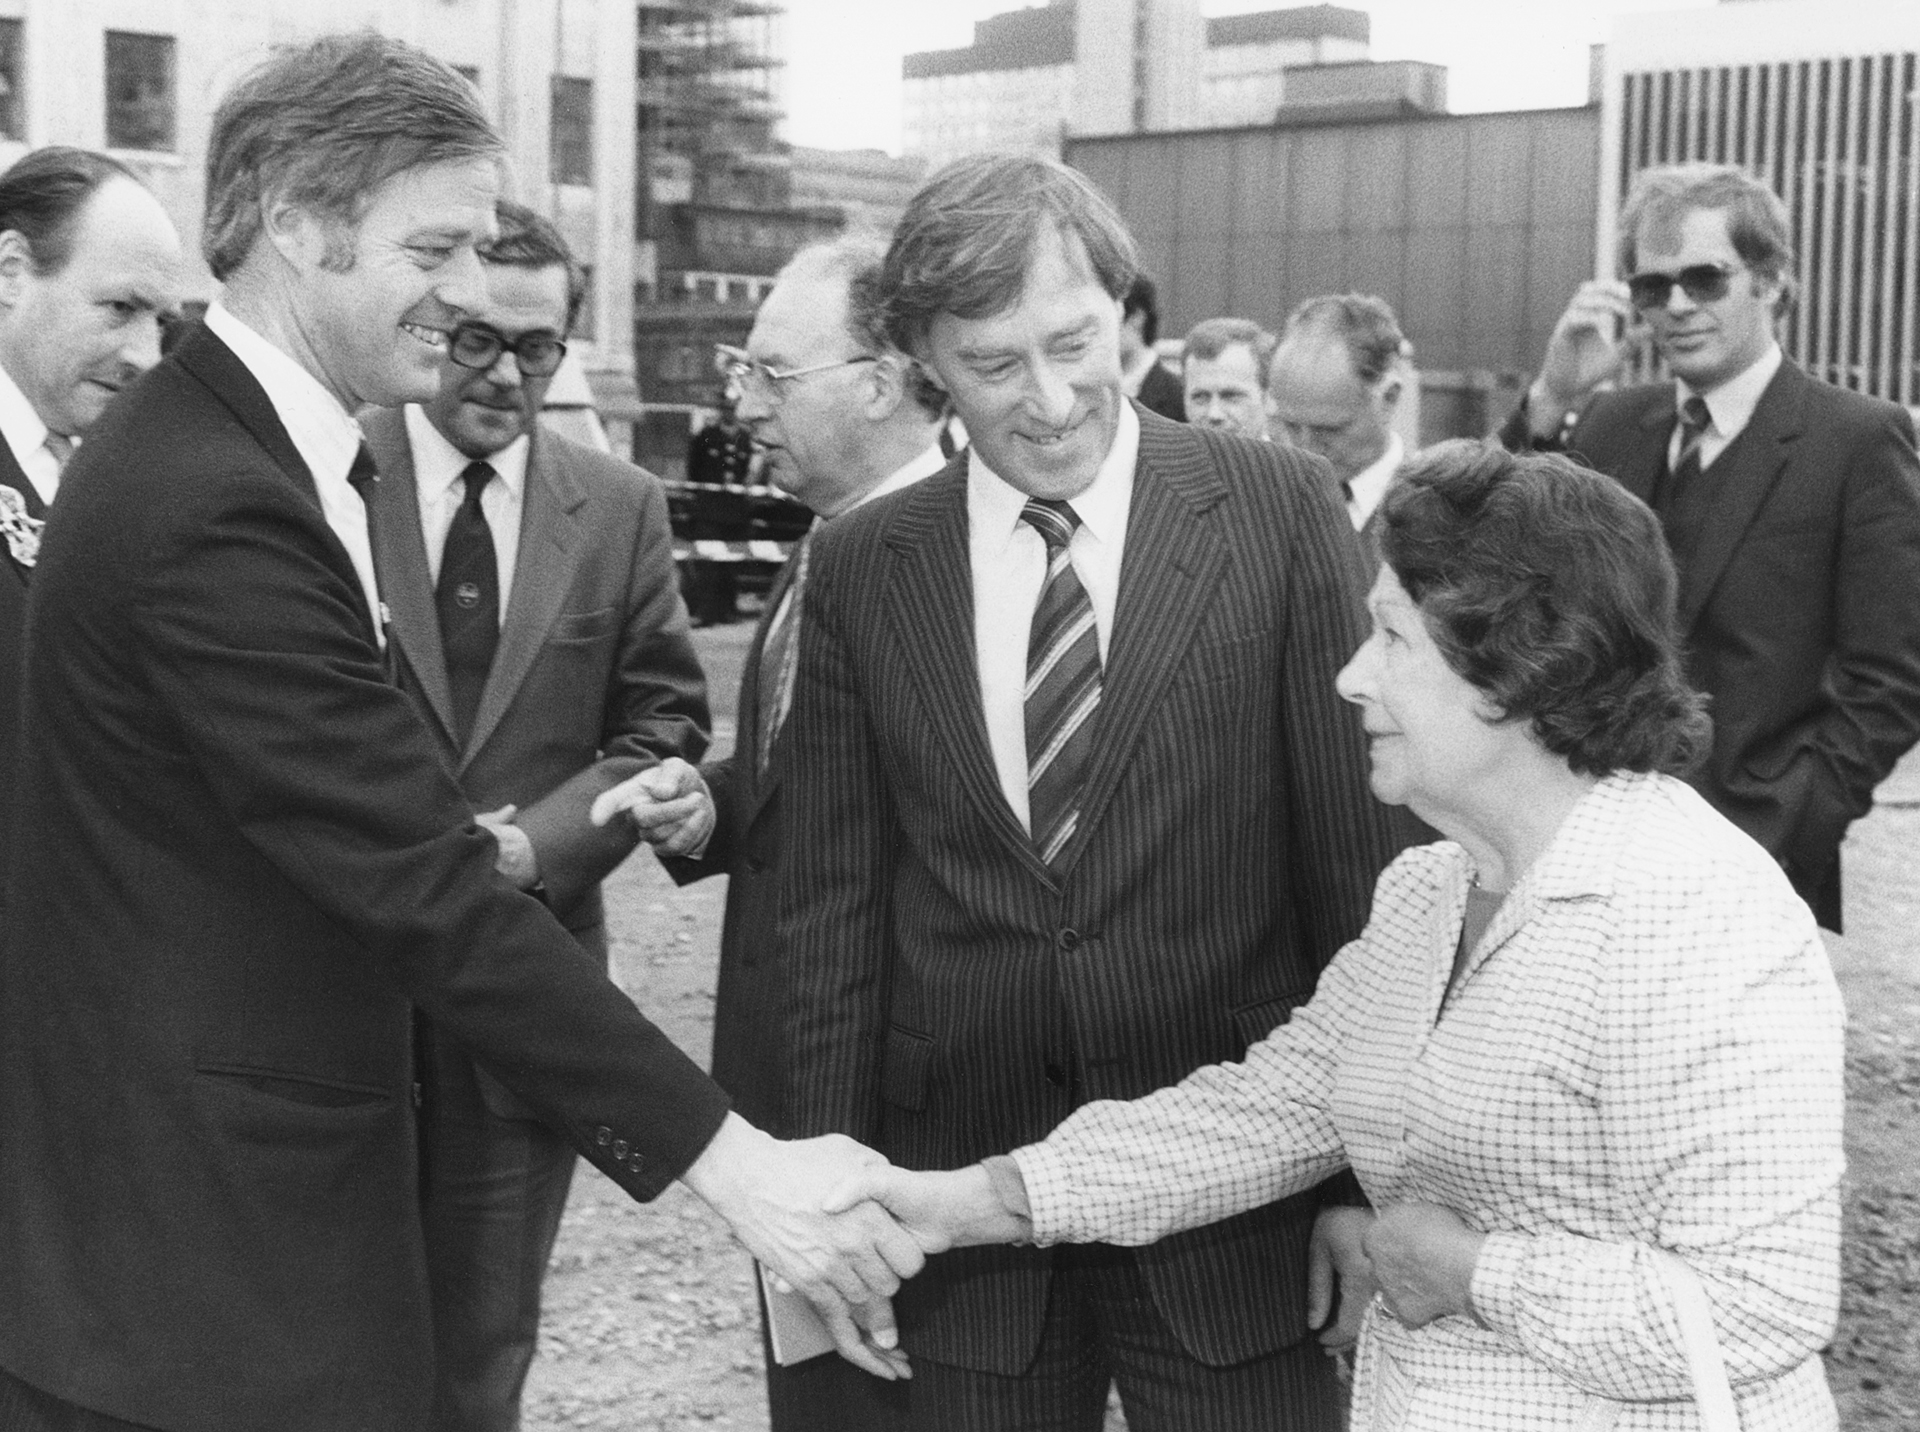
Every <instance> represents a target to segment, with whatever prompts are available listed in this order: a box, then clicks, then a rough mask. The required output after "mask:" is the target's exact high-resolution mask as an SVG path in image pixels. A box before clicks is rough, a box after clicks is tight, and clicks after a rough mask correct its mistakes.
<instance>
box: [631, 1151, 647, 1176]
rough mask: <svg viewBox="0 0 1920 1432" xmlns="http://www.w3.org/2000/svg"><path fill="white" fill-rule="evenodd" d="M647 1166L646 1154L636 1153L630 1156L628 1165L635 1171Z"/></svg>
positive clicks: (637, 1171)
mask: <svg viewBox="0 0 1920 1432" xmlns="http://www.w3.org/2000/svg"><path fill="white" fill-rule="evenodd" d="M646 1166H647V1160H646V1156H645V1155H644V1154H634V1155H633V1156H632V1157H630V1158H629V1159H628V1160H627V1167H628V1168H630V1169H632V1170H633V1171H634V1172H635V1173H639V1172H640V1170H641V1169H643V1168H645V1167H646Z"/></svg>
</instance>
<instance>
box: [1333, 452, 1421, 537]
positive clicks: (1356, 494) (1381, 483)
mask: <svg viewBox="0 0 1920 1432" xmlns="http://www.w3.org/2000/svg"><path fill="white" fill-rule="evenodd" d="M1406 460H1407V445H1406V443H1405V442H1403V441H1401V438H1400V434H1398V433H1391V434H1389V435H1388V437H1387V450H1386V451H1385V452H1383V453H1381V454H1380V456H1379V457H1377V458H1375V459H1374V460H1373V461H1372V462H1371V463H1369V464H1368V465H1367V466H1366V467H1363V468H1361V469H1360V471H1358V472H1356V473H1355V474H1354V475H1353V477H1352V479H1351V480H1350V481H1349V482H1348V483H1347V490H1348V491H1349V492H1351V493H1352V494H1353V496H1351V497H1349V498H1348V499H1347V519H1348V520H1349V521H1350V522H1352V523H1353V530H1354V531H1355V532H1363V531H1365V530H1366V526H1367V523H1368V521H1369V520H1371V519H1372V517H1373V514H1374V510H1375V509H1376V508H1378V507H1379V506H1380V499H1381V498H1383V497H1385V496H1386V495H1387V487H1388V485H1389V484H1390V483H1392V481H1393V475H1394V474H1395V473H1396V472H1398V471H1400V464H1401V463H1403V462H1405V461H1406Z"/></svg>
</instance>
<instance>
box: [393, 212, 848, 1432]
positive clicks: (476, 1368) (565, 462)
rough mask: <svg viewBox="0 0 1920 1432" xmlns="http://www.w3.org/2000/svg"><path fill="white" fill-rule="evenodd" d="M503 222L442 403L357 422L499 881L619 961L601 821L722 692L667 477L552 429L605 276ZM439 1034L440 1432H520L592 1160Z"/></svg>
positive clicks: (415, 664) (590, 948) (422, 664)
mask: <svg viewBox="0 0 1920 1432" xmlns="http://www.w3.org/2000/svg"><path fill="white" fill-rule="evenodd" d="M498 215H499V225H500V232H499V234H498V236H497V237H496V238H494V239H492V240H491V241H489V242H488V243H487V244H486V245H485V246H484V247H483V248H482V249H481V258H482V259H483V260H484V263H483V269H484V272H485V277H486V302H485V304H484V306H483V307H482V308H480V309H479V310H478V311H477V312H475V313H474V314H473V315H472V316H471V317H470V318H468V319H467V320H465V321H463V322H462V323H461V324H460V325H459V326H458V327H456V328H455V329H454V331H453V333H452V335H451V338H450V340H449V343H448V351H447V354H446V356H445V358H444V359H443V360H442V362H441V365H440V386H439V391H438V392H437V393H436V394H435V395H434V396H433V397H432V398H430V399H429V400H428V401H427V402H425V403H423V404H411V403H410V404H408V405H407V406H406V407H405V408H380V409H375V410H373V412H372V413H370V414H369V415H368V416H367V417H366V418H364V419H363V421H362V425H363V427H364V428H365V430H366V434H367V444H368V447H369V449H370V450H371V451H372V453H373V458H374V463H375V465H376V466H377V467H378V468H379V470H380V473H381V481H380V482H379V484H378V486H377V488H376V489H375V498H374V502H373V507H372V513H371V525H372V528H373V533H374V567H375V570H376V571H377V573H378V575H379V579H380V592H381V595H382V597H383V598H384V599H385V601H386V603H387V607H388V610H389V611H390V612H391V613H392V625H391V627H390V628H389V630H388V641H389V644H390V646H391V648H392V650H393V652H394V654H395V663H394V664H395V667H396V669H397V671H398V675H399V681H400V685H401V686H402V688H403V689H405V691H406V692H407V694H408V695H409V696H411V697H412V698H413V702H414V705H415V706H416V707H417V708H418V709H419V712H420V716H421V719H422V720H423V721H424V722H425V723H426V726H427V729H428V730H429V731H430V732H432V734H433V737H434V740H435V743H436V744H437V745H438V747H439V751H440V755H441V757H442V759H443V760H445V761H446V763H447V767H448V769H449V770H451V771H453V772H454V773H455V775H456V777H457V778H458V780H459V783H460V787H461V789H462V790H463V791H464V792H465V793H466V795H467V798H468V799H469V800H470V801H471V802H472V803H473V807H474V809H475V810H477V811H482V812H485V814H482V815H481V816H480V817H479V821H480V823H481V825H482V826H484V827H485V828H486V829H487V830H489V831H491V832H492V834H493V837H494V839H495V840H496V841H497V842H498V845H499V851H498V853H497V856H496V863H497V865H498V868H499V870H500V873H501V875H503V876H504V877H505V878H506V879H507V880H508V881H509V882H510V883H511V884H512V885H514V886H515V887H516V888H518V889H521V890H527V891H531V892H536V893H538V894H539V895H540V896H541V898H542V899H544V900H545V902H546V904H547V908H548V909H550V910H551V911H552V912H553V914H554V916H555V918H556V919H558V920H559V921H560V922H561V923H562V924H563V925H565V926H566V927H567V929H568V931H569V932H570V933H571V934H572V935H573V938H574V939H575V941H577V942H578V944H579V946H580V949H581V951H582V952H583V953H585V954H586V956H587V957H588V958H589V959H590V960H591V961H592V962H593V963H594V964H595V965H596V966H597V967H600V968H605V966H606V963H607V932H606V925H605V916H604V913H603V911H602V908H601V902H600V881H601V880H602V879H603V878H604V877H605V876H606V875H608V874H610V873H611V872H612V870H613V868H614V867H615V866H616V865H618V864H619V863H620V862H621V861H622V860H624V859H625V858H626V856H627V855H628V853H629V852H630V851H631V850H632V849H633V845H634V835H633V830H632V827H631V826H628V825H624V824H623V825H620V826H615V827H611V828H609V827H602V826H595V825H593V824H591V823H590V822H589V821H588V819H587V811H588V807H589V805H590V804H591V802H592V800H593V798H594V796H596V795H598V794H599V793H600V792H601V791H603V790H605V789H607V788H608V787H610V786H612V785H614V784H616V783H617V782H619V781H620V780H622V779H623V778H625V777H627V776H629V775H632V774H633V773H634V772H635V771H636V770H638V769H640V768H641V767H643V766H650V765H652V764H653V763H655V762H657V761H659V760H662V759H664V758H666V757H668V756H682V757H688V758H693V759H698V757H699V755H700V752H701V751H702V750H703V749H705V746H706V729H707V703H706V687H705V683H704V680H703V678H702V677H701V673H700V665H699V662H698V660H697V659H696V658H695V656H694V652H693V643H692V639H691V635H690V632H689V629H688V625H687V615H686V610H685V608H684V607H683V606H682V605H681V602H680V596H679V592H678V586H677V583H676V580H675V575H674V565H673V535H672V533H671V531H670V530H669V529H668V526H667V504H666V497H665V495H664V493H663V492H662V490H661V487H660V484H659V483H658V482H657V481H656V480H655V479H654V478H653V477H652V476H651V475H650V474H648V473H644V472H641V471H640V470H639V469H637V468H634V467H632V466H629V465H628V464H626V463H623V462H620V461H618V460H616V459H614V458H611V457H608V456H606V455H604V454H602V453H598V452H594V451H592V450H590V449H588V448H584V447H581V446H580V445H578V444H577V443H572V442H569V441H567V439H565V438H563V437H561V436H560V435H559V434H557V433H554V432H551V431H548V430H546V429H544V428H542V427H541V425H540V422H539V418H540V407H541V403H542V401H543V400H544V399H545V397H546V393H547V389H548V387H549V385H550V384H551V383H552V381H553V375H554V373H555V371H556V370H557V369H558V368H559V365H560V361H561V359H562V358H564V357H565V356H566V337H567V333H568V331H569V330H570V329H571V327H572V325H573V320H574V317H575V315H576V314H577V313H578V311H579V307H580V303H581V300H582V297H583V295H584V293H585V289H586V282H585V275H584V274H583V273H582V271H581V269H580V266H579V265H578V264H577V263H576V262H575V261H574V259H573V255H572V254H571V253H570V252H569V251H568V249H567V245H566V241H565V240H564V239H562V238H561V236H560V234H559V232H558V231H557V230H556V229H555V228H554V226H553V225H552V223H550V222H549V221H548V220H546V219H544V218H542V217H541V216H540V215H538V214H535V213H533V212H532V211H530V210H528V209H525V208H523V207H521V206H520V205H518V204H512V203H507V202H504V201H503V202H502V203H501V204H500V205H499V206H498ZM421 1036H422V1048H421V1051H420V1065H421V1068H422V1071H423V1073H422V1082H423V1086H424V1098H423V1102H422V1106H421V1119H420V1141H421V1157H422V1161H423V1167H424V1177H423V1180H422V1210H423V1212H422V1217H423V1223H424V1228H425V1233H426V1252H427V1276H428V1279H429V1281H430V1284H431V1288H432V1294H433V1341H434V1366H435V1392H434V1414H433V1420H432V1422H431V1424H430V1426H431V1427H432V1428H434V1429H436V1432H512V1429H514V1428H516V1427H518V1426H519V1425H520V1392H521V1388H522V1386H523V1384H524V1383H525V1381H526V1375H527V1368H528V1366H529V1364H530V1363H531V1362H532V1360H533V1354H534V1348H535V1344H536V1342H537V1339H538V1334H539V1326H540V1283H541V1278H542V1276H543V1275H544V1274H545V1272H546V1267H547V1258H548V1255H549V1254H550V1253H551V1252H552V1249H553V1242H554V1237H555V1235H556V1234H557V1233H558V1232H559V1229H560V1215H561V1213H562V1212H563V1211H564V1210H565V1208H566V1202H567V1189H568V1187H569V1185H570V1183H571V1181H572V1177H573V1165H574V1152H573V1146H572V1145H571V1144H569V1143H568V1142H567V1140H566V1139H565V1138H564V1137H562V1136H561V1134H559V1133H558V1132H556V1131H555V1130H553V1129H551V1128H549V1127H548V1126H547V1125H546V1124H545V1123H543V1122H541V1120H540V1119H539V1117H538V1115H536V1114H535V1113H534V1111H533V1110H532V1109H531V1108H529V1107H528V1106H527V1105H526V1104H525V1103H524V1102H523V1101H522V1100H521V1099H519V1098H518V1097H517V1096H515V1095H514V1094H513V1093H511V1092H510V1091H509V1090H508V1089H507V1088H506V1087H505V1086H504V1085H502V1084H501V1083H500V1081H499V1080H498V1079H497V1078H495V1077H494V1075H492V1074H491V1073H489V1072H488V1071H487V1070H486V1069H485V1068H483V1067H482V1066H481V1065H480V1064H478V1063H476V1062H475V1061H474V1059H473V1058H472V1057H471V1056H470V1055H469V1054H468V1053H467V1051H466V1049H465V1048H464V1047H462V1046H461V1045H460V1043H459V1041H458V1040H457V1039H456V1038H454V1037H453V1036H452V1034H450V1033H449V1032H447V1031H444V1030H441V1029H439V1028H438V1027H436V1026H434V1025H432V1024H431V1023H430V1022H426V1021H423V1022H422V1027H421ZM834 1361H836V1362H838V1361H839V1359H837V1358H836V1359H834ZM870 1380H872V1381H874V1382H875V1384H876V1385H883V1384H880V1383H879V1381H878V1379H870Z"/></svg>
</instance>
